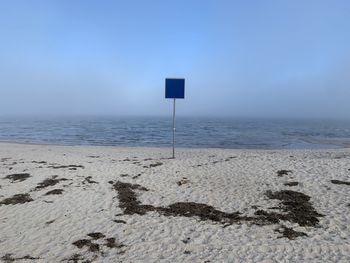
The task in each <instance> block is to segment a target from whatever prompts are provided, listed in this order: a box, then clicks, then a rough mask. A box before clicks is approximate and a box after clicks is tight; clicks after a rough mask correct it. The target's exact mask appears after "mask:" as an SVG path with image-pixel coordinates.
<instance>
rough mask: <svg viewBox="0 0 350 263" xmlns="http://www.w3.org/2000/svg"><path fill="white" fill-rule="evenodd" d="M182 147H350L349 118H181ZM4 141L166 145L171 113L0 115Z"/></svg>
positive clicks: (0, 138)
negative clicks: (326, 119)
mask: <svg viewBox="0 0 350 263" xmlns="http://www.w3.org/2000/svg"><path fill="white" fill-rule="evenodd" d="M176 126H177V131H176V142H177V146H179V147H195V148H201V147H207V148H233V149H315V148H337V147H341V146H345V145H347V146H350V121H316V120H309V121H306V120H256V119H224V118H190V117H178V118H177V121H176ZM0 141H10V142H25V143H39V144H62V145H114V146H152V147H159V146H160V147H168V146H170V145H171V143H172V119H171V117H167V118H166V117H124V118H122V117H99V118H97V117H94V118H92V117H90V118H53V119H48V118H47V119H29V118H13V119H9V118H0Z"/></svg>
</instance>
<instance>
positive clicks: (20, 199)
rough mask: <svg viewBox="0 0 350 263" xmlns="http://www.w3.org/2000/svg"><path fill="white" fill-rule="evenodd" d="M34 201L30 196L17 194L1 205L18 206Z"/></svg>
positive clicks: (3, 201)
mask: <svg viewBox="0 0 350 263" xmlns="http://www.w3.org/2000/svg"><path fill="white" fill-rule="evenodd" d="M32 201H34V200H33V199H32V198H31V197H30V195H29V194H16V195H14V196H12V197H9V198H6V199H4V200H2V201H1V202H0V206H1V205H16V204H24V203H28V202H32Z"/></svg>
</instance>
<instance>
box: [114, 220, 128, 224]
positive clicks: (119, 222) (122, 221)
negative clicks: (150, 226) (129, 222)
mask: <svg viewBox="0 0 350 263" xmlns="http://www.w3.org/2000/svg"><path fill="white" fill-rule="evenodd" d="M113 222H115V223H118V224H126V221H124V220H118V219H116V220H113Z"/></svg>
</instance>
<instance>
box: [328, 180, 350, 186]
mask: <svg viewBox="0 0 350 263" xmlns="http://www.w3.org/2000/svg"><path fill="white" fill-rule="evenodd" d="M331 183H332V184H344V185H350V182H345V181H339V180H331Z"/></svg>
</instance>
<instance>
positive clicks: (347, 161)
mask: <svg viewBox="0 0 350 263" xmlns="http://www.w3.org/2000/svg"><path fill="white" fill-rule="evenodd" d="M170 153H171V152H170V149H163V148H116V147H66V146H38V145H21V144H8V143H1V144H0V185H1V188H0V202H2V201H3V200H5V199H6V198H9V197H12V196H13V195H15V194H25V193H28V194H29V195H30V197H31V198H32V199H33V201H31V202H27V203H23V204H10V205H5V204H2V205H0V258H3V261H4V262H5V261H6V258H8V259H11V258H12V259H14V258H23V257H25V256H27V255H29V256H31V257H33V258H39V259H33V260H31V259H22V260H20V261H19V262H62V261H63V262H73V260H72V261H69V260H68V259H69V258H72V256H73V255H74V254H79V256H76V257H77V258H80V260H77V261H76V262H84V260H93V262H350V228H349V225H350V206H349V204H350V186H349V185H344V184H340V185H338V184H332V183H331V182H330V180H332V179H337V180H341V181H347V182H349V181H350V170H349V169H350V149H341V150H319V151H311V150H310V151H304V150H303V151H301V150H298V151H250V150H249V151H248V150H247V151H243V150H219V149H179V150H178V151H177V159H176V160H172V159H165V158H167V157H169V156H170ZM91 156H93V157H91ZM228 157H235V158H232V159H229V160H227V161H225V159H227V158H228ZM3 158H9V159H3ZM127 158H128V159H129V160H131V161H129V160H125V159H127ZM148 158H151V159H152V160H145V159H148ZM33 161H36V162H41V161H45V162H47V163H41V164H39V163H33ZM157 162H160V163H162V164H161V165H159V166H156V167H148V166H149V165H150V164H156V163H157ZM50 165H51V166H52V165H54V166H58V165H82V166H84V168H76V170H69V168H59V169H54V168H52V167H51V168H50V167H49V166H50ZM198 165H201V166H198ZM144 166H147V168H146V167H144ZM11 168H12V170H9V169H11ZM281 169H286V170H291V171H292V173H290V174H288V175H284V176H282V177H278V176H277V171H278V170H281ZM15 173H29V174H30V176H31V177H29V178H27V179H26V180H24V181H21V182H20V181H14V182H12V181H11V180H9V179H5V177H6V176H7V175H10V174H15ZM123 174H125V176H123ZM138 174H141V175H140V176H138V177H135V178H133V177H134V176H137V175H138ZM54 175H57V176H58V177H57V178H56V179H62V178H66V179H68V180H66V181H60V182H59V183H57V184H56V185H54V186H49V187H47V188H42V189H35V188H36V187H37V185H38V183H40V182H42V181H43V180H44V179H47V178H51V177H52V176H54ZM89 176H91V178H90V181H91V180H92V181H95V182H97V183H88V182H87V180H86V177H89ZM184 177H185V178H186V179H183V178H184ZM181 180H182V182H183V183H184V184H182V185H178V182H179V181H181ZM109 181H113V182H117V181H120V182H125V183H131V184H139V185H141V186H143V187H146V188H148V189H149V191H142V190H134V192H135V193H137V194H138V200H139V201H140V202H141V204H142V205H152V206H154V207H167V206H169V205H171V204H173V203H176V202H196V203H202V204H207V205H210V206H213V207H215V209H217V210H220V211H223V212H228V213H231V212H235V211H239V212H241V213H242V216H254V213H255V212H256V211H257V210H259V209H262V210H265V211H267V212H273V211H274V212H278V213H283V212H282V211H281V210H273V209H269V208H271V207H274V206H275V207H276V206H279V205H281V202H280V201H279V200H271V199H269V198H267V197H266V195H265V193H266V191H268V190H271V191H273V192H274V191H280V190H293V191H297V192H301V193H304V194H306V195H308V196H310V197H311V200H310V202H311V204H312V206H313V207H314V209H315V210H316V211H317V212H318V213H320V214H323V215H324V217H319V218H318V219H319V221H320V222H319V226H318V227H312V226H306V227H303V226H300V225H299V224H298V223H295V222H294V223H293V222H290V221H280V222H279V223H277V224H268V225H265V226H261V225H256V224H254V223H250V222H244V221H242V222H241V223H233V224H231V225H226V226H225V227H223V226H224V224H222V223H220V222H213V221H210V220H208V221H202V220H199V218H198V217H183V216H176V217H175V216H165V215H162V214H160V213H158V212H155V211H153V212H148V213H146V214H145V215H137V214H133V215H124V214H123V212H124V211H123V209H122V208H120V207H119V205H120V202H119V199H118V192H117V191H116V190H115V189H113V185H112V184H110V183H108V182H109ZM290 181H294V182H299V185H297V186H285V185H284V183H286V182H290ZM53 189H63V193H62V194H61V195H45V193H47V192H48V191H50V190H53ZM118 214H119V215H118ZM120 214H122V215H120ZM52 220H54V221H53V222H51V223H50V221H52ZM113 220H124V221H125V222H126V223H125V224H124V223H116V222H114V221H113ZM48 222H49V223H48ZM280 225H284V226H287V227H291V228H292V229H294V230H295V231H299V232H304V233H306V234H307V236H300V237H297V238H295V239H294V240H290V239H288V238H279V237H280V236H281V234H280V233H277V232H276V231H274V230H275V229H277V228H278V227H279V226H280ZM91 232H101V233H102V234H104V235H105V237H104V238H100V239H98V240H96V241H91V242H92V243H95V244H99V245H100V247H99V248H100V251H96V252H90V251H89V247H87V246H84V247H82V248H78V247H77V246H75V245H73V244H72V243H73V242H75V241H77V240H81V239H91V238H90V237H88V236H87V234H88V233H91ZM106 238H115V241H116V243H118V244H123V245H124V246H123V247H117V248H109V247H107V246H105V245H104V244H105V243H106V240H105V239H106ZM6 254H7V255H6ZM9 254H11V255H9ZM0 261H1V260H0Z"/></svg>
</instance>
